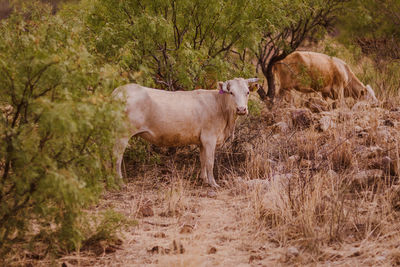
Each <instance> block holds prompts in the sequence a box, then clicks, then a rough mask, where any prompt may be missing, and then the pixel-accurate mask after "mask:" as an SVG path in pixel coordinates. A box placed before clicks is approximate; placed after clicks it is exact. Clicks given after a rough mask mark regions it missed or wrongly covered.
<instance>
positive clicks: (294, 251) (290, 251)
mask: <svg viewBox="0 0 400 267" xmlns="http://www.w3.org/2000/svg"><path fill="white" fill-rule="evenodd" d="M287 253H288V255H289V256H292V257H297V256H298V255H299V250H298V249H297V248H296V247H289V248H288V249H287Z"/></svg>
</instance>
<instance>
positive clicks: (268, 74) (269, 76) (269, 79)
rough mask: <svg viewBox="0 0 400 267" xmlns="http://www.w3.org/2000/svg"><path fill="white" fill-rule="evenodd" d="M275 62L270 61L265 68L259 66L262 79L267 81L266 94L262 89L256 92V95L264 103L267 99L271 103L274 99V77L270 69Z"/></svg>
mask: <svg viewBox="0 0 400 267" xmlns="http://www.w3.org/2000/svg"><path fill="white" fill-rule="evenodd" d="M275 62H276V61H275V60H271V61H270V62H269V63H268V65H267V67H265V66H261V69H262V72H263V74H264V77H265V78H266V79H267V83H268V93H265V91H264V89H262V88H260V89H258V90H257V93H258V95H259V96H260V98H261V100H263V101H264V100H265V99H266V98H267V97H268V98H269V101H270V102H271V103H272V102H273V101H274V97H275V77H274V73H273V72H272V68H273V66H274V64H275Z"/></svg>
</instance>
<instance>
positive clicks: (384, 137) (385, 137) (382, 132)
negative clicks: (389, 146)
mask: <svg viewBox="0 0 400 267" xmlns="http://www.w3.org/2000/svg"><path fill="white" fill-rule="evenodd" d="M376 140H380V141H383V142H388V141H389V140H390V132H389V131H388V130H387V129H384V128H382V127H379V128H378V131H377V132H376Z"/></svg>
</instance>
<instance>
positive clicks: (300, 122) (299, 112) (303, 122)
mask: <svg viewBox="0 0 400 267" xmlns="http://www.w3.org/2000/svg"><path fill="white" fill-rule="evenodd" d="M291 118H292V125H293V127H295V128H300V129H305V128H309V127H310V125H311V122H312V114H311V112H310V110H308V109H296V110H293V111H292V112H291Z"/></svg>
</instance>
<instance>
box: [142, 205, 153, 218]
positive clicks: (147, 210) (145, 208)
mask: <svg viewBox="0 0 400 267" xmlns="http://www.w3.org/2000/svg"><path fill="white" fill-rule="evenodd" d="M139 213H140V214H141V215H142V216H143V217H151V216H154V211H153V209H152V204H151V202H150V201H147V202H145V203H143V205H142V206H141V207H140V209H139Z"/></svg>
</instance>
